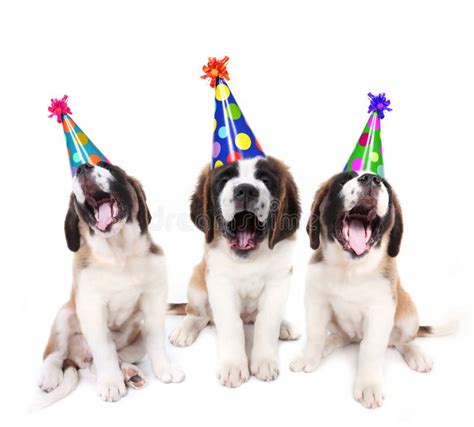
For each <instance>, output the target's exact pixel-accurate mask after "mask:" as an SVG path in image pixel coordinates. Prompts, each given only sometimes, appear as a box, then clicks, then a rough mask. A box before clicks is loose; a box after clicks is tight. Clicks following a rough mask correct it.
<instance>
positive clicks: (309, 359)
mask: <svg viewBox="0 0 474 427" xmlns="http://www.w3.org/2000/svg"><path fill="white" fill-rule="evenodd" d="M320 362H321V358H320V357H317V356H307V355H304V354H299V355H298V356H296V357H295V358H294V359H293V361H292V362H291V363H290V369H291V370H292V371H293V372H306V373H310V372H313V371H315V370H316V369H317V367H318V366H319V363H320Z"/></svg>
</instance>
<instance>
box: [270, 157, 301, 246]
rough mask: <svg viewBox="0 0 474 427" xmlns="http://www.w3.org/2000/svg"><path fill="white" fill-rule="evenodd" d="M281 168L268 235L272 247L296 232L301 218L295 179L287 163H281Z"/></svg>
mask: <svg viewBox="0 0 474 427" xmlns="http://www.w3.org/2000/svg"><path fill="white" fill-rule="evenodd" d="M279 163H280V162H279ZM279 169H280V172H279V173H280V178H281V179H280V188H279V192H278V200H277V201H276V203H277V205H276V207H275V209H272V213H271V228H270V234H269V236H268V247H269V248H270V249H273V248H274V247H275V245H276V244H277V243H278V242H281V241H282V240H284V239H286V238H288V237H290V236H291V235H292V234H293V233H295V232H296V230H298V227H299V225H300V218H301V206H300V201H299V196H298V188H297V187H296V184H295V181H294V180H293V177H292V176H291V174H290V171H289V170H288V168H287V167H286V166H285V165H283V164H279Z"/></svg>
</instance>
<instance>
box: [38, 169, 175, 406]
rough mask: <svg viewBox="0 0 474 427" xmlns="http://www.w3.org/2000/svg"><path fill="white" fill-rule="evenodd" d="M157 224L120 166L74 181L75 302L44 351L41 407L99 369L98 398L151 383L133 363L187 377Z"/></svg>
mask: <svg viewBox="0 0 474 427" xmlns="http://www.w3.org/2000/svg"><path fill="white" fill-rule="evenodd" d="M150 220H151V216H150V213H149V211H148V207H147V205H146V200H145V194H144V192H143V189H142V187H141V185H140V184H139V182H138V181H137V180H135V179H134V178H132V177H129V176H127V174H126V173H125V172H124V171H123V170H122V169H120V168H119V167H117V166H112V165H110V164H107V163H103V162H101V163H99V164H98V165H96V166H91V165H82V166H81V167H79V169H78V171H77V175H76V177H75V178H74V180H73V194H72V195H71V200H70V205H69V210H68V212H67V215H66V221H65V232H66V240H67V244H68V247H69V249H70V250H71V251H73V252H74V263H73V284H72V290H71V297H70V299H69V301H68V302H67V303H66V304H65V305H64V306H63V307H62V308H61V309H60V310H59V312H58V314H57V316H56V319H55V321H54V323H53V326H52V328H51V335H50V338H49V342H48V344H47V346H46V349H45V351H44V363H43V368H42V373H41V378H40V382H39V385H40V387H41V389H43V390H44V391H46V392H49V395H48V396H46V398H45V399H44V401H42V402H40V404H39V406H43V407H44V406H47V405H49V404H51V403H53V402H54V401H55V400H58V399H60V398H62V397H64V396H65V395H67V394H69V393H70V392H71V391H72V390H73V389H74V388H75V386H76V385H77V381H78V375H77V369H78V368H86V367H89V366H90V365H91V364H92V363H93V366H94V368H95V371H96V373H97V386H98V394H99V395H100V397H101V398H102V399H103V400H106V401H117V400H119V399H120V398H121V397H122V396H124V395H125V394H126V384H127V385H130V386H132V387H135V388H139V387H141V386H143V384H144V377H143V374H142V373H141V371H140V370H139V369H138V368H137V367H136V366H134V365H133V364H134V363H136V362H138V361H140V360H141V359H142V358H143V357H144V356H145V353H147V354H148V356H149V358H150V361H151V364H152V367H153V370H154V373H155V374H156V376H157V377H158V379H160V380H161V381H163V382H180V381H182V380H183V378H184V375H183V373H182V372H181V371H180V370H178V369H176V368H174V367H173V366H172V365H171V364H170V362H169V360H168V357H167V355H166V353H165V336H164V334H165V329H164V315H165V310H166V297H167V273H166V266H165V258H164V256H163V252H162V251H161V249H160V248H159V247H158V246H156V245H155V244H154V243H153V241H152V239H151V237H150V234H149V232H148V224H149V222H150Z"/></svg>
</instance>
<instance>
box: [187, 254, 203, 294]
mask: <svg viewBox="0 0 474 427" xmlns="http://www.w3.org/2000/svg"><path fill="white" fill-rule="evenodd" d="M206 270H207V263H206V260H205V259H204V258H203V259H202V260H201V262H200V263H199V264H198V265H196V267H194V270H193V274H192V276H191V279H190V281H189V286H190V287H192V288H195V289H199V290H201V291H205V292H207V284H206Z"/></svg>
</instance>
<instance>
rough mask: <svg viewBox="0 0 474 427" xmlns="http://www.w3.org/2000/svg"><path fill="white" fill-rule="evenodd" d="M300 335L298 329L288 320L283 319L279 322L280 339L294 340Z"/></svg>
mask: <svg viewBox="0 0 474 427" xmlns="http://www.w3.org/2000/svg"><path fill="white" fill-rule="evenodd" d="M300 336H301V334H300V331H298V329H297V328H296V326H294V325H293V324H291V323H290V322H288V320H284V319H283V321H282V322H281V325H280V336H279V338H280V340H282V341H296V340H297V339H298V338H299V337H300Z"/></svg>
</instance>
